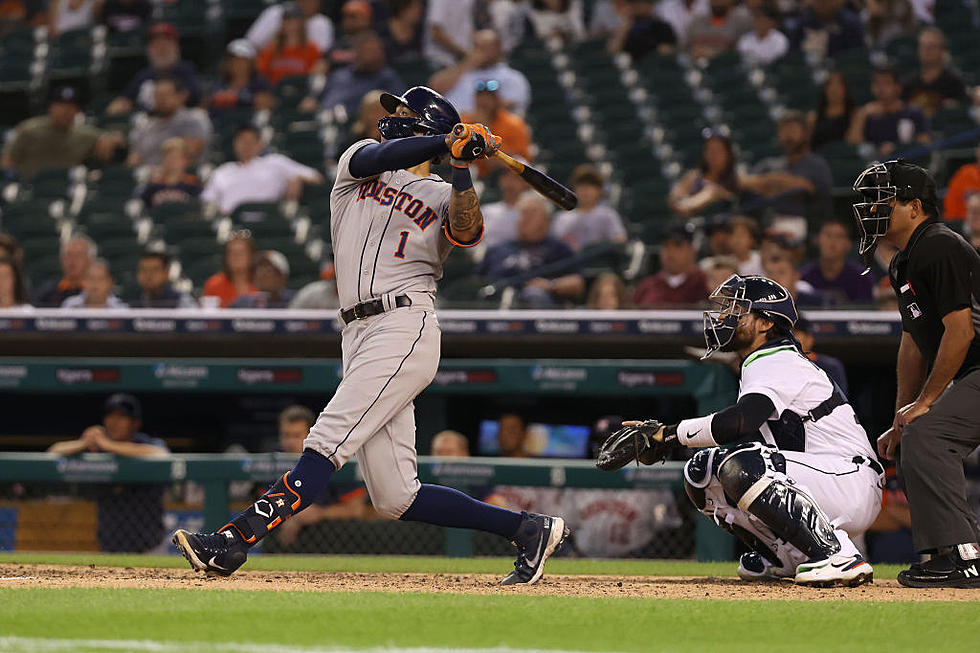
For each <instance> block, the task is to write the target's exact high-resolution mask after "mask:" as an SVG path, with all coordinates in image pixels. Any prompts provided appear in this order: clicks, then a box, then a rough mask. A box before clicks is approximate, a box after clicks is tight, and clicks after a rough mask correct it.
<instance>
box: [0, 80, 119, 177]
mask: <svg viewBox="0 0 980 653" xmlns="http://www.w3.org/2000/svg"><path fill="white" fill-rule="evenodd" d="M81 104H82V102H81V97H80V94H79V91H78V89H77V88H75V87H74V86H57V87H54V88H53V89H52V90H51V93H50V95H49V98H48V112H47V113H46V114H45V115H43V116H38V117H36V118H28V119H27V120H25V121H23V122H22V123H20V124H19V125H17V127H15V128H14V134H13V138H11V139H10V140H8V141H7V145H6V146H5V147H4V149H3V155H2V157H0V168H3V170H4V171H5V172H7V174H16V175H19V176H20V177H21V178H22V179H25V180H29V179H31V178H33V177H34V176H35V175H37V173H39V172H43V171H45V170H52V169H58V168H68V167H71V166H76V165H79V164H81V163H84V162H86V161H88V160H90V159H97V160H99V161H102V162H104V161H108V160H109V159H111V158H112V156H113V154H114V153H115V150H116V147H118V146H121V145H122V144H123V143H124V139H123V137H122V135H121V134H119V133H118V132H103V131H102V130H99V129H96V128H95V127H91V126H89V125H85V124H78V122H77V121H76V119H77V117H78V113H79V110H80V109H81Z"/></svg>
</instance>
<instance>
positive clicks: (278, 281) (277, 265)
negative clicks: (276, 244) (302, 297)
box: [231, 249, 296, 308]
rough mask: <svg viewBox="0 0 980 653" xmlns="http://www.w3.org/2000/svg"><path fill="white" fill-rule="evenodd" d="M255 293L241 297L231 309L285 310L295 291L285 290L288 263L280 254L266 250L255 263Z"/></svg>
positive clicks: (233, 303)
mask: <svg viewBox="0 0 980 653" xmlns="http://www.w3.org/2000/svg"><path fill="white" fill-rule="evenodd" d="M254 283H255V287H256V288H258V291H257V292H253V293H249V294H248V295H242V296H241V297H239V298H238V299H236V300H235V301H234V302H232V304H231V308H286V307H287V306H289V302H290V301H292V299H293V295H295V294H296V291H294V290H289V289H288V288H286V284H287V283H289V261H288V260H286V257H285V256H284V255H283V253H282V252H278V251H276V250H274V249H267V250H265V251H264V252H262V253H261V254H259V259H258V261H256V263H255V277H254Z"/></svg>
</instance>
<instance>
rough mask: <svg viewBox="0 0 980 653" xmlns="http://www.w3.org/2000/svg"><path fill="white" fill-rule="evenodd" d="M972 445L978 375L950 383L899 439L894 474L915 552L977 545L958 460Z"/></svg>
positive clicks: (977, 428) (978, 442)
mask: <svg viewBox="0 0 980 653" xmlns="http://www.w3.org/2000/svg"><path fill="white" fill-rule="evenodd" d="M977 446H980V370H976V371H973V372H970V373H969V374H967V375H966V376H964V377H963V378H962V379H960V380H959V381H957V382H955V383H954V384H953V385H952V387H950V388H949V389H948V390H947V391H946V392H945V393H944V394H943V395H942V397H940V398H939V401H937V402H936V403H935V404H933V405H932V409H931V410H930V411H929V412H928V413H926V414H925V415H923V416H922V417H920V418H918V419H917V420H915V421H914V422H912V423H911V424H909V425H908V426H906V427H905V432H904V433H903V434H902V447H901V459H900V461H899V468H898V473H899V478H900V479H901V480H902V482H903V483H904V486H905V494H906V495H907V496H908V500H909V510H910V511H911V513H912V540H913V543H914V544H915V550H916V551H918V552H920V553H924V552H928V551H931V550H933V549H938V548H941V547H948V546H954V545H957V544H966V543H968V542H976V541H978V540H980V526H978V524H977V518H976V515H975V514H974V513H973V511H972V510H971V509H970V506H969V504H968V503H967V500H966V478H965V476H964V473H963V460H964V459H965V458H966V457H967V456H968V455H970V452H972V451H973V450H974V449H976V448H977Z"/></svg>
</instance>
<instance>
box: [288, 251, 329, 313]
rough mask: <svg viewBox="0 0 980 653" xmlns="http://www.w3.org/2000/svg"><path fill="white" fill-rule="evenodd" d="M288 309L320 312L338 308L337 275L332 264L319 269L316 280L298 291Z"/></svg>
mask: <svg viewBox="0 0 980 653" xmlns="http://www.w3.org/2000/svg"><path fill="white" fill-rule="evenodd" d="M289 308H296V309H307V310H312V309H316V310H320V311H325V310H330V309H334V308H340V297H339V296H338V294H337V275H336V272H335V271H334V267H333V263H327V264H326V265H324V266H323V267H322V268H321V269H320V278H319V279H318V280H316V281H312V282H310V283H308V284H306V285H305V286H303V287H302V288H300V289H299V292H297V293H296V296H295V297H293V300H292V301H291V302H289Z"/></svg>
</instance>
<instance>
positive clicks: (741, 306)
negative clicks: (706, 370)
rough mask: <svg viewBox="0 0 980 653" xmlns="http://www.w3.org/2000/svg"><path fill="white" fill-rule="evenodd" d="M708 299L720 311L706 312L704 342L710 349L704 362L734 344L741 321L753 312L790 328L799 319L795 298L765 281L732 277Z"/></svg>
mask: <svg viewBox="0 0 980 653" xmlns="http://www.w3.org/2000/svg"><path fill="white" fill-rule="evenodd" d="M708 299H709V301H711V302H712V303H714V304H717V305H718V310H715V311H705V312H704V342H705V344H706V345H707V347H708V351H707V352H706V353H705V355H704V358H707V357H708V356H710V355H711V354H713V353H714V352H716V351H718V350H719V349H721V348H722V347H724V346H725V345H727V344H728V343H729V342H731V341H732V338H733V337H735V329H737V328H738V325H739V324H740V323H741V322H742V318H743V317H745V316H746V315H748V314H749V313H750V312H751V311H758V312H759V313H762V314H763V315H765V316H766V317H767V318H769V319H770V320H772V321H773V323H776V324H782V325H784V326H786V327H787V328H792V327H793V325H794V324H796V320H797V319H799V315H798V314H797V312H796V304H795V303H793V296H792V295H790V293H789V291H788V290H786V289H785V288H783V287H782V286H781V285H779V284H778V283H776V282H775V281H773V280H772V279H767V278H766V277H760V276H755V275H751V276H745V277H740V276H738V275H737V274H733V275H732V276H730V277H728V279H726V280H725V281H724V283H722V284H721V285H720V286H718V287H717V288H715V291H714V292H713V293H711V296H710V297H709V298H708Z"/></svg>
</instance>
